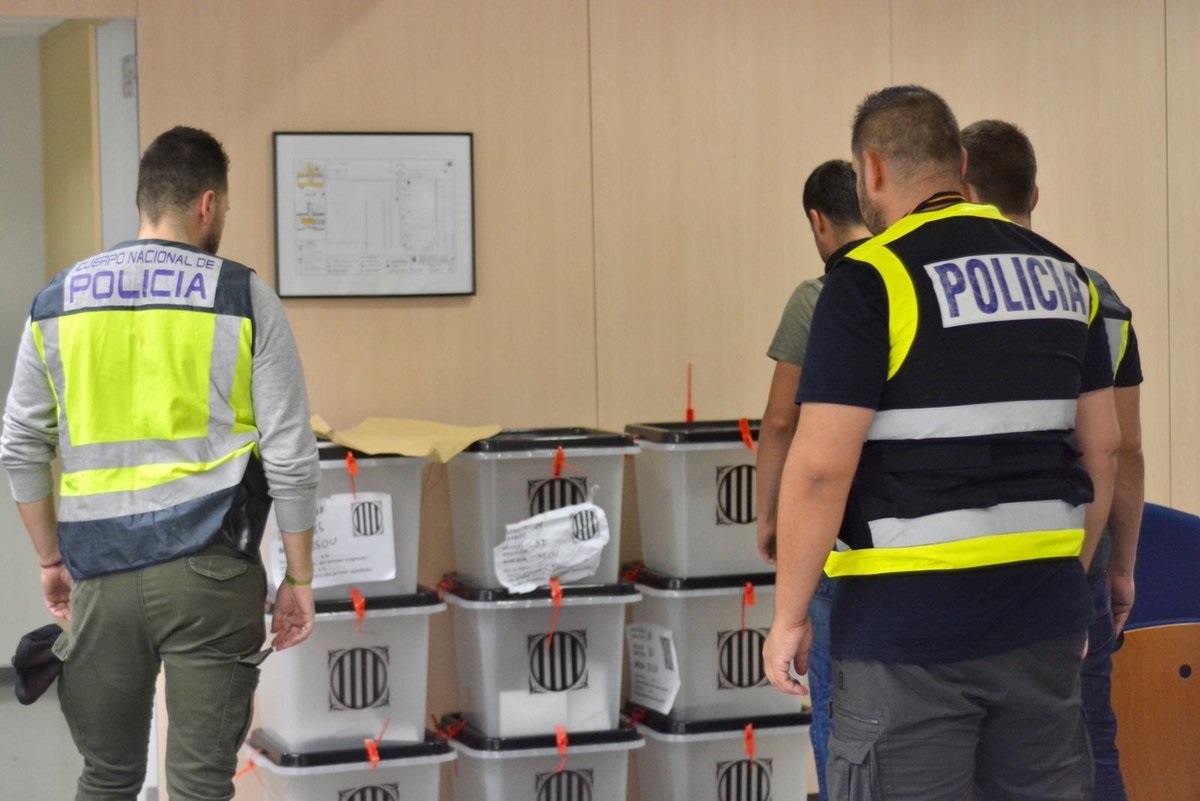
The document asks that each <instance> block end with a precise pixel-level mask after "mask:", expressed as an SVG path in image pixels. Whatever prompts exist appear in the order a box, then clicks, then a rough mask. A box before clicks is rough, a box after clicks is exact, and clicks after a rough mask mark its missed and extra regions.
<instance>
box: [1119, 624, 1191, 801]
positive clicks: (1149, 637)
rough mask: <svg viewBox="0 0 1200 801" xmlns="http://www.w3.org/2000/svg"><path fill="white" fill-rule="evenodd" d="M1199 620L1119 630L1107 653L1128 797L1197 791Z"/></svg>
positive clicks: (1151, 799)
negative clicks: (1121, 634) (1115, 647)
mask: <svg viewBox="0 0 1200 801" xmlns="http://www.w3.org/2000/svg"><path fill="white" fill-rule="evenodd" d="M1198 668H1200V624H1196V623H1187V624H1181V625H1174V626H1156V627H1153V628H1147V629H1138V630H1136V631H1129V632H1126V633H1125V644H1124V645H1123V646H1122V647H1121V650H1119V651H1117V652H1116V653H1115V654H1114V655H1113V675H1112V685H1113V693H1112V702H1113V711H1114V712H1116V715H1117V749H1118V750H1119V751H1120V753H1121V772H1122V773H1123V774H1124V779H1125V787H1126V790H1127V792H1128V793H1129V798H1130V799H1131V801H1160V800H1161V801H1166V799H1181V800H1182V799H1184V798H1200V762H1197V760H1196V743H1197V742H1198V741H1200V717H1198V716H1197V715H1196V710H1197V709H1200V676H1197V675H1196V671H1197V669H1198Z"/></svg>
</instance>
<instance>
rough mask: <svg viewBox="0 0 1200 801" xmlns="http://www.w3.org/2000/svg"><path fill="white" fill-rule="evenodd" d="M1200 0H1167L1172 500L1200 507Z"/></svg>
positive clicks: (1186, 506) (1196, 509)
mask: <svg viewBox="0 0 1200 801" xmlns="http://www.w3.org/2000/svg"><path fill="white" fill-rule="evenodd" d="M1197 42H1200V5H1198V4H1196V3H1195V2H1192V1H1191V0H1168V2H1167V24H1166V51H1167V163H1168V164H1169V165H1170V170H1169V172H1168V175H1167V187H1168V200H1167V205H1168V209H1169V213H1168V226H1169V228H1168V248H1169V254H1170V271H1169V273H1168V275H1167V276H1166V278H1165V280H1162V284H1163V285H1164V287H1165V288H1169V291H1170V298H1171V300H1170V306H1169V316H1168V319H1169V321H1170V330H1171V338H1170V354H1171V361H1170V371H1171V442H1172V448H1171V462H1170V469H1171V504H1172V505H1173V506H1176V507H1178V508H1180V509H1186V510H1187V511H1189V512H1193V513H1196V512H1200V413H1198V412H1197V407H1198V405H1200V403H1198V399H1200V315H1198V314H1197V313H1196V312H1197V307H1198V305H1200V300H1198V299H1200V270H1197V268H1196V261H1197V258H1198V257H1200V226H1198V225H1197V224H1196V221H1197V220H1200V181H1198V180H1197V177H1198V176H1200V54H1197V51H1196V43H1197Z"/></svg>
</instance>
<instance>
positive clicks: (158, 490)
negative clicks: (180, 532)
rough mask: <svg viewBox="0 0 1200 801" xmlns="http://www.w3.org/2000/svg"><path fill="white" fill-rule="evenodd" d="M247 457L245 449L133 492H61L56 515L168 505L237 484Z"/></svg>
mask: <svg viewBox="0 0 1200 801" xmlns="http://www.w3.org/2000/svg"><path fill="white" fill-rule="evenodd" d="M249 460H250V451H246V452H245V453H243V454H241V455H240V456H238V457H236V458H234V459H230V460H229V461H228V462H226V463H225V464H223V465H220V466H219V467H216V468H214V469H213V470H209V471H208V472H206V473H196V474H194V475H190V476H185V477H184V478H179V479H176V480H175V481H168V482H167V483H166V484H158V485H156V486H153V487H146V488H145V489H140V490H137V491H135V492H104V493H99V494H96V495H67V496H63V497H61V498H60V499H59V502H58V519H59V520H62V521H63V522H68V523H78V522H83V521H85V520H107V519H109V518H112V517H127V516H130V515H136V514H142V513H145V512H152V511H157V510H159V509H169V508H170V507H172V506H178V505H179V504H181V503H185V502H187V501H191V500H195V499H197V498H203V497H204V496H205V495H211V494H212V493H214V492H216V491H218V490H223V489H227V488H229V487H232V486H234V485H236V484H238V483H239V482H240V481H241V480H242V476H244V475H245V474H246V465H247V463H248V462H249Z"/></svg>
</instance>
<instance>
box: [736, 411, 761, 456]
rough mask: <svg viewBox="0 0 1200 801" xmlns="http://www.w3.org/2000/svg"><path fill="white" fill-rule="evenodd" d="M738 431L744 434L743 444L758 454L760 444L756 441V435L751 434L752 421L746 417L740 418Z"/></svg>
mask: <svg viewBox="0 0 1200 801" xmlns="http://www.w3.org/2000/svg"><path fill="white" fill-rule="evenodd" d="M738 430H739V431H741V432H742V444H743V445H745V446H746V447H747V448H748V449H749V450H750V451H752V452H753V453H758V443H756V442H755V441H754V435H752V434H751V433H750V421H749V420H747V419H746V418H745V417H739V418H738Z"/></svg>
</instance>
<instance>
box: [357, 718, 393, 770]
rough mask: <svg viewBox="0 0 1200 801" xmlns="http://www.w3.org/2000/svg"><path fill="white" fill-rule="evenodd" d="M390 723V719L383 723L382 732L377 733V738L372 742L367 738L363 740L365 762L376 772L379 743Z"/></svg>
mask: <svg viewBox="0 0 1200 801" xmlns="http://www.w3.org/2000/svg"><path fill="white" fill-rule="evenodd" d="M391 722H392V719H391V718H388V719H387V720H385V721H384V722H383V730H382V731H381V732H379V736H378V737H376V738H375V739H374V740H372V739H371V738H370V737H367V738H365V739H364V740H363V745H364V746H365V747H366V749H367V761H368V762H370V763H371V770H377V769H378V768H379V743H380V742H382V740H383V735H385V734H387V730H388V726H389V725H390V724H391Z"/></svg>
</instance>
